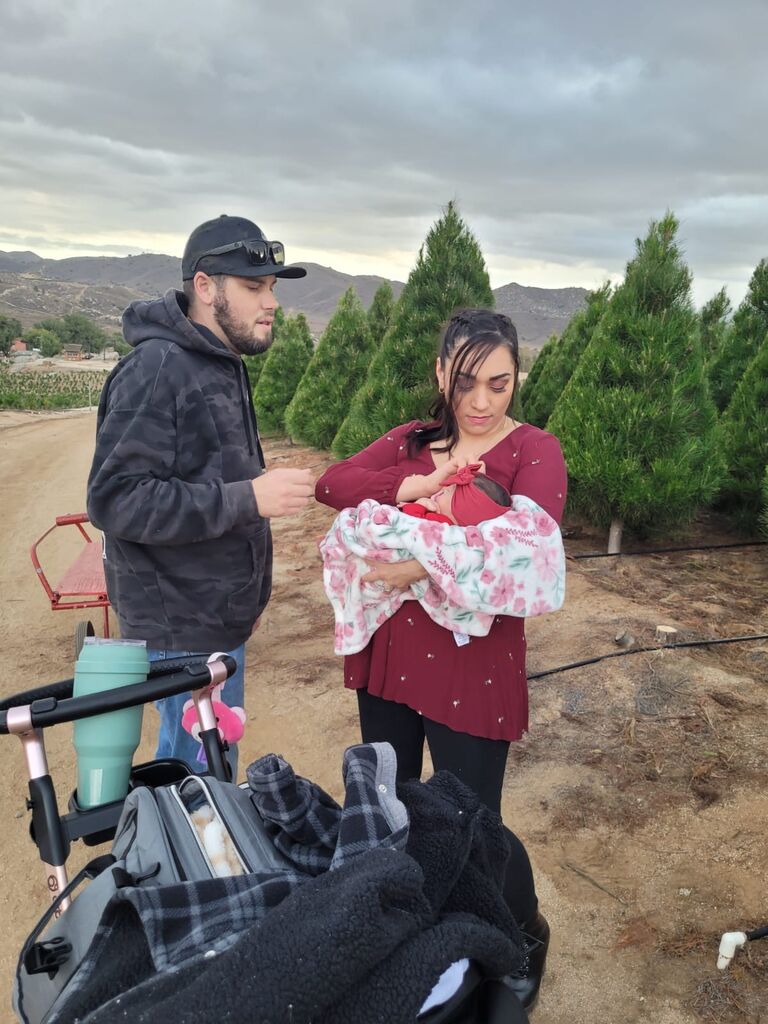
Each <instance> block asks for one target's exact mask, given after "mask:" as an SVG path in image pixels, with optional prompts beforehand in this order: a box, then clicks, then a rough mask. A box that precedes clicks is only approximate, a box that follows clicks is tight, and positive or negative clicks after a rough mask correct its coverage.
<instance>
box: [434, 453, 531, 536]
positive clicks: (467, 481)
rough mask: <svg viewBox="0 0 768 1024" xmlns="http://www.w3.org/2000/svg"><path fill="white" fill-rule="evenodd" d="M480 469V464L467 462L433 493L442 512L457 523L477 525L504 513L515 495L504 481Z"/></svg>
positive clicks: (435, 501)
mask: <svg viewBox="0 0 768 1024" xmlns="http://www.w3.org/2000/svg"><path fill="white" fill-rule="evenodd" d="M479 469H480V466H479V465H478V464H473V465H471V466H465V467H464V468H463V469H460V470H459V471H458V473H454V474H453V476H449V477H448V478H447V479H446V480H444V481H443V486H442V487H441V488H440V490H439V491H437V492H436V493H435V494H433V495H432V501H434V503H435V505H436V506H437V510H438V512H442V514H443V515H444V516H448V517H449V518H450V519H452V520H453V521H454V522H455V523H456V525H457V526H477V524H478V523H484V522H485V521H486V520H487V519H495V518H496V517H497V516H501V515H504V513H505V512H506V511H507V509H508V508H510V507H511V505H512V499H511V498H510V496H509V494H508V493H507V491H506V490H505V489H504V488H503V487H502V486H501V484H500V483H498V482H497V481H496V480H492V479H491V477H489V476H486V475H485V473H481V472H479Z"/></svg>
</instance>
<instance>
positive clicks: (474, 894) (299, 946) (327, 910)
mask: <svg viewBox="0 0 768 1024" xmlns="http://www.w3.org/2000/svg"><path fill="white" fill-rule="evenodd" d="M399 795H400V796H401V798H402V799H403V801H404V803H405V804H406V806H407V807H408V810H409V813H410V815H411V830H410V839H409V846H408V853H400V852H398V851H395V850H372V851H370V852H368V853H365V854H362V855H361V856H359V857H357V858H356V859H355V860H353V861H351V862H349V863H348V864H346V865H344V866H343V867H341V868H339V869H338V870H336V871H331V872H328V873H326V874H324V875H321V876H319V877H317V878H314V879H310V880H308V881H307V882H306V884H304V885H302V886H301V887H300V888H299V889H298V890H296V891H295V892H294V893H292V894H291V895H290V896H288V897H287V898H286V899H285V900H284V901H283V902H282V903H281V904H280V905H279V906H278V907H276V908H275V909H274V910H272V911H270V912H269V913H268V914H267V916H266V917H265V919H264V920H263V921H262V922H261V923H260V924H259V925H257V926H254V927H252V928H250V929H248V930H247V931H245V932H244V933H243V934H242V935H241V936H240V938H239V939H238V941H237V942H236V943H235V944H234V945H233V946H231V947H229V948H228V949H226V950H224V951H223V952H221V953H218V954H216V955H215V956H212V957H209V958H205V957H204V956H203V957H199V958H197V959H196V960H194V961H191V962H189V963H187V964H186V965H185V966H184V967H183V968H182V969H181V970H177V971H174V972H167V973H163V974H158V975H154V976H152V977H149V978H147V979H146V980H142V981H138V984H137V983H136V982H137V980H138V977H139V976H140V975H141V971H140V970H139V971H137V970H136V969H135V963H134V965H133V967H131V968H129V960H130V958H128V957H125V952H126V949H127V948H130V934H131V930H132V928H131V922H130V919H129V917H130V914H131V913H132V910H131V907H130V904H124V905H123V906H124V910H123V913H124V914H125V915H128V917H127V918H126V919H123V920H121V921H120V922H116V927H115V929H114V933H113V934H114V948H113V949H112V951H111V956H109V958H108V960H106V961H105V962H104V968H105V972H106V974H107V975H108V974H110V973H111V974H112V977H111V978H107V977H106V976H105V975H104V973H102V977H101V984H100V986H99V989H100V991H99V992H98V993H94V992H92V993H90V997H89V998H86V999H85V1000H84V1001H83V1003H81V1005H79V1006H70V1007H68V1008H67V1009H68V1019H70V1020H73V1021H86V1022H87V1024H116V1022H119V1021H130V1022H132V1024H168V1022H169V1021H173V1022H174V1024H228V1022H233V1024H234V1022H237V1024H250V1022H253V1024H267V1022H268V1024H385V1022H386V1024H414V1022H415V1021H416V1016H417V1014H418V1012H419V1009H420V1008H421V1006H422V1004H423V1002H424V1000H425V999H426V997H427V996H428V994H429V993H430V991H431V990H432V987H433V986H434V984H435V982H436V981H437V979H438V978H439V976H440V974H441V973H442V972H443V971H444V970H445V968H446V967H447V966H448V965H449V964H450V963H451V962H453V961H455V960H458V959H460V958H461V957H468V958H470V959H471V960H474V961H475V962H476V963H477V965H478V966H479V967H480V970H481V971H482V972H483V973H484V974H485V975H487V976H490V977H499V976H501V975H503V974H506V973H508V972H510V971H512V970H514V969H515V968H516V967H517V966H518V965H519V963H520V937H519V933H518V932H517V928H516V925H515V923H514V920H513V919H512V917H511V915H510V914H509V910H508V908H507V907H506V904H505V903H504V901H503V898H502V896H501V887H502V881H503V877H504V867H505V864H506V855H507V849H506V841H505V838H504V832H503V827H502V825H501V820H500V819H499V817H498V815H494V814H492V813H491V812H489V811H488V810H487V809H486V808H484V807H483V806H482V805H480V804H479V803H478V801H477V799H476V798H475V796H474V794H472V793H471V792H470V791H469V790H468V789H466V787H464V786H463V785H462V784H461V783H460V782H458V780H456V779H454V778H453V777H452V776H449V775H445V774H441V775H438V776H436V777H435V778H434V779H432V780H430V782H429V783H426V784H422V783H409V784H407V785H406V786H404V787H402V790H401V792H400V794H399ZM135 931H136V933H137V934H140V933H141V928H140V926H138V923H136V928H135ZM121 954H122V955H121ZM133 959H134V961H135V957H134V958H133ZM121 970H125V975H126V976H125V977H124V978H123V980H124V982H125V984H123V985H122V986H121V976H120V975H121ZM118 992H119V993H120V995H115V994H116V993H118ZM107 995H111V996H112V998H109V999H108V1001H106V1002H105V998H106V997H107ZM94 999H95V1002H94V1001H93V1000H94ZM96 1007H98V1008H96Z"/></svg>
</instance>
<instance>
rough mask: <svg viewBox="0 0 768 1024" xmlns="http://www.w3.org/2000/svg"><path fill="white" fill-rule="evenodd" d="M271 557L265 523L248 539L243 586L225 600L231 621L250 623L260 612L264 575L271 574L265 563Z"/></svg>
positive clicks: (268, 566)
mask: <svg viewBox="0 0 768 1024" xmlns="http://www.w3.org/2000/svg"><path fill="white" fill-rule="evenodd" d="M270 555H271V545H270V536H269V526H268V525H267V524H266V523H265V524H264V528H263V530H261V532H259V533H258V534H256V535H252V536H251V537H249V538H248V548H247V557H248V559H249V568H250V575H249V579H248V582H247V583H246V584H245V586H242V587H240V588H239V589H237V590H233V591H232V592H231V593H230V594H229V597H228V598H227V606H228V608H229V611H230V614H231V616H232V619H233V620H234V621H236V622H242V621H247V622H252V621H253V619H254V618H255V617H256V615H258V613H259V612H260V611H261V607H260V606H261V595H262V590H263V586H262V585H263V581H264V576H265V574H267V573H269V572H271V565H267V562H268V560H269V558H270Z"/></svg>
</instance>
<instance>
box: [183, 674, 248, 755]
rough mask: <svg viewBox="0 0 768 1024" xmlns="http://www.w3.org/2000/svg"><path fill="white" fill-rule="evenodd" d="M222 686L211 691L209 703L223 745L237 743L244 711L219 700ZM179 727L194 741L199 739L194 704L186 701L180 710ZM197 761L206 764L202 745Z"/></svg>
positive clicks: (240, 733) (198, 726)
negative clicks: (211, 705)
mask: <svg viewBox="0 0 768 1024" xmlns="http://www.w3.org/2000/svg"><path fill="white" fill-rule="evenodd" d="M223 686H224V684H223V683H220V684H219V685H218V686H215V687H214V688H213V690H212V691H211V703H212V704H213V713H214V715H216V724H217V725H218V727H219V736H221V738H222V740H223V741H224V742H225V743H229V744H230V745H231V744H232V743H238V742H239V741H240V740H241V739H242V737H243V733H244V732H245V709H244V708H231V707H229V706H228V705H227V704H225V703H224V701H223V700H222V699H221V691H222V688H223ZM182 712H183V713H182V716H181V727H182V728H183V729H185V730H186V731H187V732H188V733H189V734H190V735H191V736H193V737H194V738H195V739H196V740H199V739H200V722H199V721H198V718H197V709H196V708H195V702H194V701H193V700H191V699H190V700H188V701H187V702H186V704H185V705H184V707H183V709H182ZM197 760H198V761H199V762H200V763H201V764H206V758H205V751H204V750H203V746H202V743H201V744H200V750H199V751H198V754H197Z"/></svg>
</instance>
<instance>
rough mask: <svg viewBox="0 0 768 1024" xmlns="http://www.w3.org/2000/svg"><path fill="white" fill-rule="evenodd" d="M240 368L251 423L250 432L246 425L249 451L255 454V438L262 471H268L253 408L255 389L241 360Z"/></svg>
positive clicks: (241, 386)
mask: <svg viewBox="0 0 768 1024" xmlns="http://www.w3.org/2000/svg"><path fill="white" fill-rule="evenodd" d="M240 366H241V367H242V374H241V378H240V393H241V395H242V391H243V378H245V396H244V401H245V404H246V405H247V409H248V413H247V416H248V420H249V421H250V428H251V429H250V430H249V429H248V424H247V425H246V432H247V434H248V450H249V451H250V453H251V455H253V454H254V449H253V438H255V439H256V449H257V451H258V455H259V463H260V465H261V468H262V469H266V462H265V460H264V452H263V451H262V449H261V438H260V437H259V425H258V423H257V422H256V410H255V409H254V407H253V389H252V388H251V378H250V377H249V376H248V367H247V366H246V365H245V363H244V362H243V361H242V359H241V360H240Z"/></svg>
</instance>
